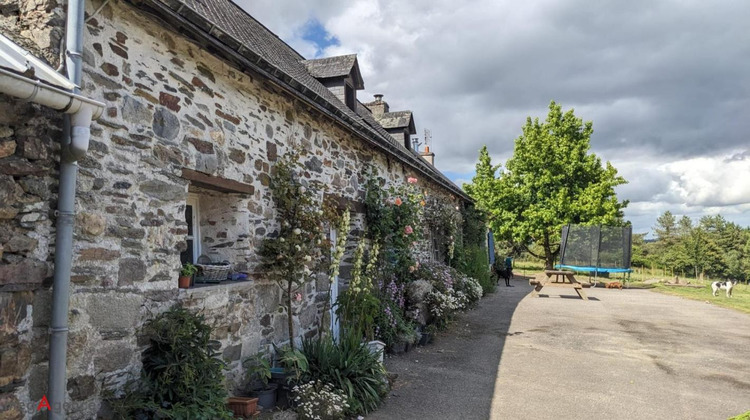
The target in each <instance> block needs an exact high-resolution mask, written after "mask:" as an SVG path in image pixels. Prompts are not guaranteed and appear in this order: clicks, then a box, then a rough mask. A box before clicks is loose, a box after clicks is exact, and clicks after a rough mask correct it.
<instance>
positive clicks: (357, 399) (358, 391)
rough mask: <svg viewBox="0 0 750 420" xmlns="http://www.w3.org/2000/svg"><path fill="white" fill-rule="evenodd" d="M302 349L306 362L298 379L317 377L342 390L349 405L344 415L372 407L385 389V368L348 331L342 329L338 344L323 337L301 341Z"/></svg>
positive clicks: (356, 336) (316, 378)
mask: <svg viewBox="0 0 750 420" xmlns="http://www.w3.org/2000/svg"><path fill="white" fill-rule="evenodd" d="M302 352H303V353H304V354H305V356H306V357H307V360H308V362H309V369H308V372H307V373H305V374H304V375H303V378H302V381H303V382H310V381H316V380H317V381H321V382H324V383H329V384H331V385H332V386H333V387H334V388H336V389H340V390H343V391H344V393H345V394H346V397H347V402H348V404H349V408H348V410H347V411H346V414H347V415H350V416H354V415H357V414H366V413H369V412H371V411H373V410H375V409H376V408H377V406H378V405H379V404H380V402H381V401H382V399H383V397H384V396H385V394H386V393H387V392H388V381H387V380H386V372H385V368H384V367H383V365H382V364H381V363H380V361H379V360H378V355H377V354H373V353H371V352H370V350H369V349H368V348H367V346H365V345H364V344H363V343H362V341H361V337H360V336H359V335H357V334H355V333H353V332H351V331H346V330H345V331H344V332H343V333H342V334H341V336H340V337H339V342H338V343H334V342H333V340H332V339H331V338H330V337H327V336H325V337H317V338H314V339H310V340H305V341H304V342H303V344H302Z"/></svg>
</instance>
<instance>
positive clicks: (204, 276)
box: [195, 263, 232, 283]
mask: <svg viewBox="0 0 750 420" xmlns="http://www.w3.org/2000/svg"><path fill="white" fill-rule="evenodd" d="M195 266H196V267H198V268H200V275H199V276H198V277H197V278H196V281H197V282H199V283H219V282H222V281H224V280H226V279H227V277H229V272H230V271H232V265H231V264H228V263H221V264H196V265H195Z"/></svg>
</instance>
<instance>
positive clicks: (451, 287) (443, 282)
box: [416, 262, 482, 326]
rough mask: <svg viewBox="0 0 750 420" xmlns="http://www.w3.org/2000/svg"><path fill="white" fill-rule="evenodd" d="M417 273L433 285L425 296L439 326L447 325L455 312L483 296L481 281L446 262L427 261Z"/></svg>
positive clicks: (428, 308)
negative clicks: (449, 265)
mask: <svg viewBox="0 0 750 420" xmlns="http://www.w3.org/2000/svg"><path fill="white" fill-rule="evenodd" d="M416 275H417V277H418V278H420V279H423V280H427V281H429V282H430V284H431V285H432V287H433V290H432V291H431V292H429V293H428V294H427V295H426V296H425V303H426V304H427V310H428V311H429V312H430V314H431V315H432V316H433V317H435V323H436V324H438V326H445V324H446V323H447V321H448V320H449V319H450V318H451V316H452V315H453V313H455V312H456V311H462V310H465V309H467V308H468V307H470V306H471V305H473V304H474V303H476V302H477V301H478V300H479V299H481V297H482V286H481V285H480V284H479V282H477V281H476V280H474V279H472V278H470V277H467V276H465V275H463V274H462V273H460V272H458V271H457V270H456V269H454V268H452V267H448V266H447V265H445V264H441V263H436V262H429V263H425V264H423V265H422V267H421V268H420V269H419V270H417V272H416Z"/></svg>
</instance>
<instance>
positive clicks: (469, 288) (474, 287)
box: [463, 277, 484, 303]
mask: <svg viewBox="0 0 750 420" xmlns="http://www.w3.org/2000/svg"><path fill="white" fill-rule="evenodd" d="M463 282H464V291H465V292H466V297H467V298H468V299H469V302H470V303H474V302H476V301H478V300H479V299H481V298H482V295H483V294H484V290H482V286H481V285H480V284H479V282H478V281H476V280H474V279H473V278H471V277H464V278H463Z"/></svg>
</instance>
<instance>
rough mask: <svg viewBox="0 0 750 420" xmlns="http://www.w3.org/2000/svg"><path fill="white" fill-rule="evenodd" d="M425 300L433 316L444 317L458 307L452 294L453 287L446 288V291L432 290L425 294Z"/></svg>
mask: <svg viewBox="0 0 750 420" xmlns="http://www.w3.org/2000/svg"><path fill="white" fill-rule="evenodd" d="M425 301H426V302H427V307H428V308H430V313H431V314H432V316H434V317H435V318H444V317H446V316H448V315H450V314H451V313H452V312H454V311H456V310H457V309H459V308H460V306H459V302H458V300H457V299H456V297H455V296H453V289H448V293H442V292H440V291H439V290H433V291H431V292H430V293H428V294H427V296H425Z"/></svg>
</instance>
